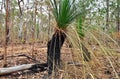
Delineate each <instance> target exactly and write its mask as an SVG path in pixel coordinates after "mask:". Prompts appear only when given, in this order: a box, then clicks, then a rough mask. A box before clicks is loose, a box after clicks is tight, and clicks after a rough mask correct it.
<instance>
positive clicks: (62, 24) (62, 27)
mask: <svg viewBox="0 0 120 79" xmlns="http://www.w3.org/2000/svg"><path fill="white" fill-rule="evenodd" d="M50 1H51V5H52V10H53V15H54V17H55V20H56V25H55V32H54V34H53V36H52V38H51V40H49V41H48V44H47V45H48V49H47V55H48V56H47V64H48V74H49V75H50V74H52V71H53V70H54V69H56V67H58V68H59V67H60V50H61V47H62V45H63V43H64V41H65V39H66V28H67V27H68V26H69V24H70V23H71V22H73V21H74V20H75V19H76V18H77V17H78V15H79V14H80V10H79V8H77V0H59V1H57V0H50Z"/></svg>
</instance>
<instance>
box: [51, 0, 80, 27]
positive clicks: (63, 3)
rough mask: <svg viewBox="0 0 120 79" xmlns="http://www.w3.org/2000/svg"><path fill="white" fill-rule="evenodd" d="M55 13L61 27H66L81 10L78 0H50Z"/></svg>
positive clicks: (58, 25)
mask: <svg viewBox="0 0 120 79" xmlns="http://www.w3.org/2000/svg"><path fill="white" fill-rule="evenodd" d="M50 1H51V5H52V10H53V15H54V17H55V20H56V22H57V27H58V28H59V29H65V28H66V27H67V26H68V25H69V24H70V23H71V22H72V21H73V20H74V19H75V18H76V17H77V16H79V14H80V10H79V7H78V4H77V1H78V0H59V1H58V0H50Z"/></svg>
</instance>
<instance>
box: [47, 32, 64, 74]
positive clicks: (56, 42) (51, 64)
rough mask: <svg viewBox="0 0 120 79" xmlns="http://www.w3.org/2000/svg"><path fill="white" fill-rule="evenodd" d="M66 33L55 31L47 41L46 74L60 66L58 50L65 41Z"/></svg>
mask: <svg viewBox="0 0 120 79" xmlns="http://www.w3.org/2000/svg"><path fill="white" fill-rule="evenodd" d="M65 38H66V35H65V33H63V32H61V31H57V32H55V33H54V35H53V36H52V39H51V40H50V41H49V42H48V49H47V63H48V74H49V75H51V74H52V71H53V70H55V69H56V67H57V68H59V67H60V50H61V47H62V45H63V43H64V41H65Z"/></svg>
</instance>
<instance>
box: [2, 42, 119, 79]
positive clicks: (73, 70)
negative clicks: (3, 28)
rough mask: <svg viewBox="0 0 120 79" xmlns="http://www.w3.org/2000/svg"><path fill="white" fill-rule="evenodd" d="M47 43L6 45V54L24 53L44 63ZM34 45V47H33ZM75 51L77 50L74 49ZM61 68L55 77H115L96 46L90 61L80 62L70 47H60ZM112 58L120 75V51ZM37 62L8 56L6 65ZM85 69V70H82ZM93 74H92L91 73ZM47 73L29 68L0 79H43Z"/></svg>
mask: <svg viewBox="0 0 120 79" xmlns="http://www.w3.org/2000/svg"><path fill="white" fill-rule="evenodd" d="M46 45H47V44H46V43H45V44H43V43H42V44H41V43H35V44H34V45H31V44H14V45H8V48H7V53H8V54H7V55H8V56H12V55H19V54H25V55H27V56H29V57H31V58H33V59H35V60H37V61H39V62H40V63H45V62H46V60H47V53H46V52H47V46H46ZM33 47H34V48H33ZM76 52H77V51H76ZM3 53H4V47H2V46H0V58H1V57H2V56H3ZM61 53H62V54H61V55H62V56H61V57H62V58H61V60H62V68H61V70H59V72H58V73H59V74H58V76H59V78H57V79H93V78H92V77H94V78H95V79H117V78H116V74H115V71H114V70H113V68H112V66H111V64H110V63H109V60H108V59H107V58H108V57H109V56H104V55H103V54H101V53H100V52H99V50H98V49H97V48H96V49H94V50H93V53H95V55H96V56H95V57H93V58H92V60H91V61H90V62H85V63H86V64H88V65H85V63H82V60H81V59H78V54H77V53H76V54H74V53H73V51H72V49H71V48H68V47H67V46H66V45H64V46H63V47H62V51H61ZM109 58H110V59H112V62H113V64H112V65H113V66H114V68H115V70H116V72H117V74H118V76H119V77H120V53H117V54H114V56H113V58H112V56H110V57H109ZM80 60H81V61H80ZM68 62H77V63H78V64H76V63H75V64H68ZM30 63H37V62H36V61H34V60H32V59H30V58H27V57H24V56H22V57H20V56H16V57H8V58H7V66H8V67H12V66H16V65H22V64H30ZM2 67H3V59H0V68H2ZM84 70H85V71H84ZM92 74H94V75H92ZM45 75H47V71H44V72H39V71H38V72H34V71H29V70H24V71H18V72H15V73H11V74H9V75H3V76H0V79H44V78H43V77H44V76H45Z"/></svg>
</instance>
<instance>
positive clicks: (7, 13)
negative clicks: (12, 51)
mask: <svg viewBox="0 0 120 79" xmlns="http://www.w3.org/2000/svg"><path fill="white" fill-rule="evenodd" d="M9 3H10V0H7V1H6V4H5V6H6V8H5V11H6V15H5V44H4V47H5V52H4V67H6V66H7V44H8V41H9V17H10V14H9V7H10V4H9Z"/></svg>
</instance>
